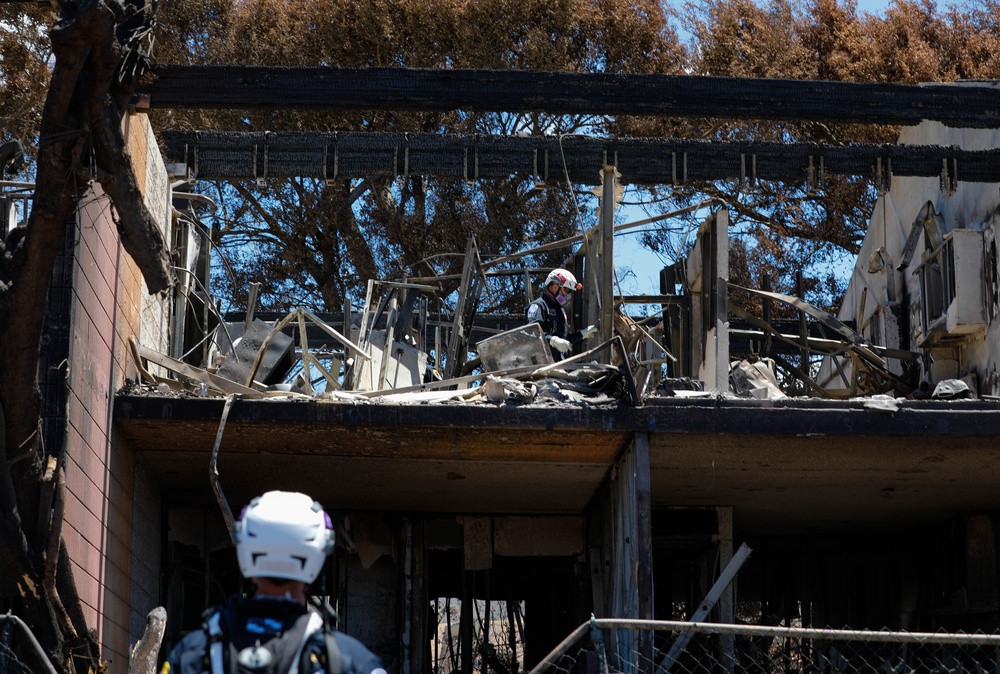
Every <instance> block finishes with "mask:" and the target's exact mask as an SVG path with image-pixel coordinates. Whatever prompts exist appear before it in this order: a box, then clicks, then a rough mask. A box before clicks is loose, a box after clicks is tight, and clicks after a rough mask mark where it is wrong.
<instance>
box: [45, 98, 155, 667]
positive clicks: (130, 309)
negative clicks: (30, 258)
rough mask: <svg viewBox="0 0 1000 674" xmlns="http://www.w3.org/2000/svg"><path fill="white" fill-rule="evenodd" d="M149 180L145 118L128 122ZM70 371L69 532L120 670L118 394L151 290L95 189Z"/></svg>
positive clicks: (78, 276) (125, 575)
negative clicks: (115, 439) (146, 291)
mask: <svg viewBox="0 0 1000 674" xmlns="http://www.w3.org/2000/svg"><path fill="white" fill-rule="evenodd" d="M128 127H130V130H131V131H132V133H130V136H131V138H130V150H131V151H133V152H137V151H138V152H139V153H141V154H140V156H141V160H140V161H137V162H134V163H135V164H136V169H137V171H138V172H139V173H140V184H143V183H144V180H143V178H144V171H145V164H146V138H147V137H148V136H147V129H146V127H145V118H140V119H138V120H136V119H133V120H131V121H130V124H129V125H128ZM76 235H77V239H76V241H77V243H76V246H75V248H74V259H73V263H74V272H73V278H72V299H71V302H70V304H71V308H70V316H71V328H70V344H69V358H68V372H67V402H66V405H67V410H66V413H67V418H68V423H67V427H66V450H67V452H66V453H67V462H66V484H67V492H68V495H67V504H66V506H67V507H66V520H65V526H64V530H63V535H64V537H65V540H66V545H67V547H68V549H69V553H70V558H71V560H72V563H73V573H74V576H75V578H76V582H77V585H78V589H79V592H80V597H81V599H82V600H83V603H84V611H85V615H86V618H87V623H88V625H90V626H91V627H92V628H95V629H97V631H98V635H99V638H100V640H101V644H102V657H103V658H104V659H105V660H109V661H110V672H111V673H112V674H124V672H125V671H126V669H127V665H128V652H129V646H130V644H129V611H130V596H129V594H130V576H131V569H130V567H131V557H132V555H131V544H132V507H133V501H134V497H135V494H134V473H135V466H134V457H133V455H132V452H131V451H130V450H129V449H128V447H127V446H125V445H124V444H123V443H113V442H111V436H112V430H111V418H112V417H111V407H112V402H113V398H114V393H115V391H116V390H117V389H118V388H119V387H120V386H121V385H122V384H123V382H124V379H125V377H126V376H127V375H131V374H132V373H134V365H133V364H132V363H131V362H130V357H129V351H128V348H127V342H126V340H127V339H128V337H129V336H131V335H135V336H138V331H139V323H140V320H139V319H140V315H141V311H142V301H143V300H142V297H143V286H142V281H141V277H140V276H139V274H138V272H137V270H136V268H135V265H134V264H133V263H132V262H131V260H130V259H129V258H128V256H127V255H126V254H125V252H124V251H123V250H122V248H121V245H120V243H119V236H118V232H117V229H116V226H115V223H114V220H113V219H112V217H111V207H110V202H109V200H108V199H107V197H106V196H105V195H104V194H103V193H102V192H101V190H100V186H99V185H98V186H96V187H95V188H94V189H93V190H91V191H90V192H89V193H88V194H87V196H86V197H85V199H84V200H83V205H82V207H81V208H80V210H79V213H78V217H77V222H76Z"/></svg>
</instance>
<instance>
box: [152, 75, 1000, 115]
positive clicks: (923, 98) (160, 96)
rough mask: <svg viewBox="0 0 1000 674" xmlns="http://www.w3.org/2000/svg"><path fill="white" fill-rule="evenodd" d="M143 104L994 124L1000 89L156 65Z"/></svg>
mask: <svg viewBox="0 0 1000 674" xmlns="http://www.w3.org/2000/svg"><path fill="white" fill-rule="evenodd" d="M153 73H154V75H156V79H155V80H154V81H152V82H150V83H149V84H147V85H146V86H145V87H143V88H142V90H141V94H140V98H139V101H138V105H139V106H140V107H151V108H226V109H232V108H242V109H252V108H324V109H329V110H400V111H433V110H437V111H447V110H467V111H505V112H528V111H544V112H549V113H553V114H602V115H662V116H667V117H716V118H730V119H773V120H812V121H825V122H840V123H872V124H917V123H919V122H920V121H922V120H925V119H929V120H935V121H939V122H942V123H944V124H946V125H948V126H952V127H958V128H997V127H1000V88H997V87H992V86H981V85H970V84H963V85H955V84H920V85H915V84H889V83H869V82H830V81H818V80H781V79H751V78H736V77H708V76H692V75H640V74H609V73H573V72H537V71H507V70H504V71H500V70H454V69H417V68H324V67H304V68H287V67H266V66H183V65H161V66H157V67H155V68H154V69H153Z"/></svg>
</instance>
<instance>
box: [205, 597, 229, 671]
mask: <svg viewBox="0 0 1000 674" xmlns="http://www.w3.org/2000/svg"><path fill="white" fill-rule="evenodd" d="M205 631H206V632H208V660H209V663H210V664H211V667H212V670H211V674H226V671H225V669H224V667H223V664H222V663H223V657H222V653H223V649H224V644H223V632H222V611H221V610H218V611H216V612H215V613H213V614H212V615H211V616H209V617H208V620H206V621H205Z"/></svg>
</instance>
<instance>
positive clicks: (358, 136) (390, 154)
mask: <svg viewBox="0 0 1000 674" xmlns="http://www.w3.org/2000/svg"><path fill="white" fill-rule="evenodd" d="M161 137H162V140H163V143H164V145H165V156H166V158H167V160H168V161H170V162H180V163H184V164H186V165H187V167H188V170H189V172H190V177H193V178H199V179H204V180H253V179H260V178H286V177H303V178H321V179H327V180H332V179H338V178H360V177H377V176H392V177H395V176H402V175H407V174H413V175H423V176H434V177H439V178H453V179H463V180H478V179H495V178H507V177H509V176H511V175H523V176H525V177H527V178H534V179H536V180H539V181H547V180H557V181H565V179H566V174H565V173H564V164H563V158H564V157H565V172H568V174H569V178H570V180H571V181H572V182H573V183H576V184H595V183H597V182H598V181H599V171H600V167H602V166H604V165H606V164H613V165H615V166H617V167H618V170H619V172H620V173H621V176H622V178H621V180H622V182H624V183H629V184H642V185H679V184H683V183H685V182H687V181H693V180H724V179H741V180H745V181H748V182H752V181H754V180H758V179H759V180H774V181H785V182H796V183H808V182H810V181H811V182H813V183H817V184H818V183H820V182H822V179H823V176H824V175H825V174H842V175H863V176H872V177H876V178H877V179H880V180H882V181H887V180H888V178H890V177H891V176H892V175H899V176H925V177H935V176H942V175H944V176H945V177H947V179H948V180H952V181H953V180H959V181H967V182H987V183H989V182H1000V149H992V150H961V149H959V148H957V147H954V146H952V147H942V146H936V145H934V146H924V145H862V144H859V145H848V146H828V145H822V144H818V143H754V142H746V143H741V142H711V141H698V140H680V139H622V138H593V137H582V136H565V137H563V138H562V139H561V140H560V139H559V138H557V137H527V138H521V137H507V136H467V135H447V134H401V133H379V132H356V133H318V132H317V133H311V132H275V133H268V132H262V133H238V132H225V131H191V132H181V131H165V132H163V133H162V134H161Z"/></svg>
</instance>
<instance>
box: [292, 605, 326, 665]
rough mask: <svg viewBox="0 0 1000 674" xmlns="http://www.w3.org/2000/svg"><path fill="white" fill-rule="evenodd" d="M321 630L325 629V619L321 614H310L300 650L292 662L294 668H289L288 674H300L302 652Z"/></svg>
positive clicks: (300, 643) (296, 652) (297, 650)
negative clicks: (310, 639)
mask: <svg viewBox="0 0 1000 674" xmlns="http://www.w3.org/2000/svg"><path fill="white" fill-rule="evenodd" d="M321 629H323V618H322V617H321V616H320V614H319V613H310V614H309V622H308V623H306V631H305V633H304V634H303V635H302V641H300V642H299V647H298V649H296V651H295V659H294V660H292V666H291V667H289V668H288V674H299V660H301V659H302V651H303V650H304V649H305V647H306V642H307V641H309V637H311V636H312V635H314V634H316V632H319V631H320V630H321Z"/></svg>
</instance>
